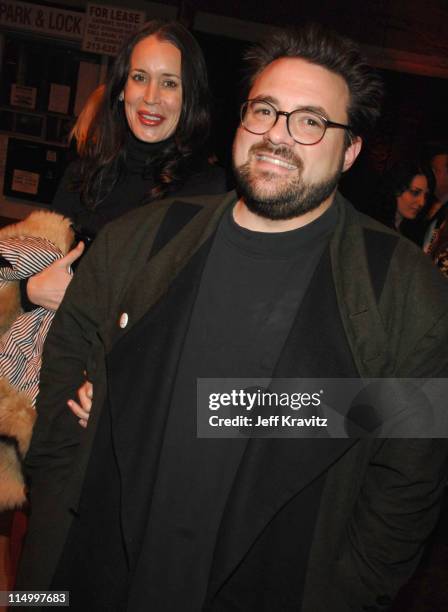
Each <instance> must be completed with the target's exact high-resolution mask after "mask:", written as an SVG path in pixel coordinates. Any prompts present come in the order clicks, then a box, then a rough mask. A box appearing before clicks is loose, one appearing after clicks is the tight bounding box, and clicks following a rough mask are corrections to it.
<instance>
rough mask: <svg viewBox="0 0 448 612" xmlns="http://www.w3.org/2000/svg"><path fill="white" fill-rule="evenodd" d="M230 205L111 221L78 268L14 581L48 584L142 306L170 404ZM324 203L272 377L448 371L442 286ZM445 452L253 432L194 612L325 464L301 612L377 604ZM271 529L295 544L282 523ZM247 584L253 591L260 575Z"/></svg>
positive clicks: (158, 380)
mask: <svg viewBox="0 0 448 612" xmlns="http://www.w3.org/2000/svg"><path fill="white" fill-rule="evenodd" d="M235 201H236V196H235V194H233V193H231V194H228V195H227V196H225V197H215V196H213V197H210V198H205V197H197V198H188V199H184V200H179V199H177V200H167V201H163V202H160V203H153V204H151V205H150V206H149V207H146V208H145V209H140V210H138V211H135V212H133V213H131V214H130V215H127V216H126V217H125V218H122V219H120V220H119V221H118V222H115V223H112V224H111V225H110V226H109V227H107V228H106V229H105V230H104V231H103V233H102V234H100V236H99V237H98V238H97V240H96V242H95V244H94V245H93V247H92V248H91V251H90V253H89V254H88V256H87V257H86V258H85V260H84V261H83V262H82V263H81V265H80V267H79V270H78V273H77V275H76V276H75V278H74V280H73V282H72V283H71V285H70V287H69V289H68V291H67V295H66V298H65V300H64V302H63V304H62V305H61V308H60V309H59V311H58V313H57V315H56V317H55V321H54V324H53V327H52V329H51V331H50V334H49V336H48V341H47V344H46V347H45V352H44V360H43V361H44V365H43V369H42V376H41V381H42V383H41V385H42V387H41V389H42V390H41V394H40V397H39V400H38V408H37V409H38V420H37V424H36V428H35V432H34V436H33V441H32V444H31V448H30V452H29V454H28V458H27V469H28V473H29V477H30V482H31V507H32V515H31V521H30V529H29V533H28V537H27V541H26V544H25V550H24V554H23V559H22V563H21V568H20V573H19V583H18V587H20V588H27V589H31V588H39V589H43V588H46V587H47V588H48V585H49V584H50V583H51V580H52V577H53V573H54V571H55V567H56V565H57V562H58V559H59V557H60V555H61V551H62V550H63V546H64V542H65V539H66V537H67V532H68V530H69V528H70V525H71V521H72V518H73V516H74V514H76V512H77V511H78V505H79V498H80V493H81V490H82V484H83V479H84V474H85V470H86V466H87V463H88V460H89V456H90V451H91V448H92V442H93V440H94V436H95V431H96V427H97V424H98V421H99V418H100V413H101V409H102V407H103V406H104V403H105V399H106V396H107V394H109V397H110V398H112V401H113V398H114V394H115V392H116V393H121V394H122V393H123V389H121V390H120V385H122V384H123V381H120V380H117V377H114V380H110V379H109V380H107V367H106V364H107V360H108V359H109V358H110V356H111V355H112V354H114V355H115V357H114V358H117V350H119V348H120V346H122V347H125V346H126V338H127V337H128V338H129V337H131V335H132V334H133V333H135V331H136V330H138V326H139V324H140V322H141V321H142V319H143V318H145V321H146V322H148V321H149V322H150V323H151V317H152V315H154V325H153V328H152V342H151V343H150V346H148V347H147V348H146V349H145V350H147V351H149V352H151V351H152V352H153V354H154V363H155V364H157V367H155V368H154V372H148V373H147V375H148V377H149V378H150V379H151V381H150V383H149V384H150V385H153V389H154V401H155V402H157V403H158V405H163V403H166V402H167V401H168V398H169V396H170V390H171V388H172V383H173V380H174V377H175V373H176V367H177V363H178V359H179V353H180V350H181V347H182V341H183V338H184V336H185V333H186V331H187V329H188V324H189V318H190V314H191V308H192V305H193V302H194V297H195V295H196V291H197V288H198V286H199V282H200V278H201V272H202V269H203V265H204V262H205V261H206V257H207V252H208V248H209V246H210V244H211V240H212V238H213V234H214V232H215V230H216V227H217V224H218V222H219V219H220V218H221V216H222V214H223V211H224V210H225V209H226V208H227V207H228V206H231V205H232V203H234V202H235ZM336 206H337V207H338V212H339V221H338V225H337V228H336V231H335V233H334V235H333V237H332V239H331V242H330V246H329V249H328V252H326V253H325V254H324V256H323V258H322V261H321V264H320V265H319V266H318V269H317V271H316V274H315V276H314V278H313V280H312V282H311V285H310V288H309V290H308V293H307V295H306V297H305V298H304V302H303V304H302V307H301V310H300V316H298V317H297V319H296V322H295V323H294V325H293V328H292V330H291V332H290V335H289V337H288V340H287V342H286V346H285V348H284V350H283V353H282V355H281V357H280V360H279V363H278V364H277V369H276V375H277V376H281V377H299V376H301V377H308V378H310V377H311V378H312V377H318V376H326V377H328V376H344V375H346V376H347V375H349V376H353V374H354V373H356V375H360V376H362V377H392V376H399V377H426V376H444V375H445V374H446V373H447V372H448V354H447V351H446V346H447V340H448V308H447V305H448V285H447V284H446V281H445V280H444V279H443V278H442V277H441V275H440V274H439V273H438V272H437V271H436V270H434V269H433V268H432V266H431V265H430V263H429V262H427V261H426V260H425V258H424V257H423V256H422V254H421V253H420V252H419V251H418V249H416V248H415V247H414V246H413V245H411V244H410V243H409V242H408V241H406V240H404V239H402V238H401V237H399V236H397V235H396V234H395V233H394V232H392V231H390V230H388V229H387V228H385V227H383V226H381V225H379V224H378V223H376V222H374V221H372V220H370V219H369V218H367V217H365V216H363V215H361V214H359V213H357V212H356V211H355V210H354V209H353V208H352V207H351V205H350V204H349V203H348V202H346V201H345V200H344V199H343V198H342V197H341V196H339V195H337V197H336ZM167 237H168V241H167ZM170 237H171V239H169V238H170ZM161 305H163V309H161ZM161 310H163V313H164V314H163V316H162V317H161V315H160V312H161ZM123 313H126V315H127V321H128V322H127V325H126V326H125V327H122V326H120V321H123V318H122V315H123ZM344 347H348V355H349V359H347V351H346V349H345V348H344ZM120 358H122V359H126V358H127V356H126V354H123V355H121V357H120ZM86 363H87V364H88V371H89V375H90V376H91V378H92V380H93V383H94V389H95V396H94V405H93V409H92V413H91V416H90V420H89V426H88V428H87V429H86V430H82V429H81V428H80V427H79V426H78V424H77V421H76V419H74V418H73V416H72V415H71V414H70V413H69V411H68V410H67V408H66V400H67V398H68V397H73V396H74V393H75V391H76V388H77V387H78V386H79V384H80V382H81V381H82V379H83V371H84V369H85V368H86ZM347 364H350V365H347ZM346 366H347V368H346ZM345 368H346V369H345ZM344 369H345V371H344ZM161 374H163V375H162V376H161ZM118 378H119V377H118ZM136 384H138V382H137V383H136ZM147 388H148V387H147ZM122 409H123V410H126V406H123V407H122ZM288 442H289V441H288ZM446 460H447V444H446V442H445V440H442V439H440V440H425V439H418V440H361V441H358V442H357V441H355V440H340V439H339V440H312V439H311V440H301V441H300V452H297V446H296V445H290V444H288V445H286V444H284V441H282V440H251V441H250V442H249V446H248V449H247V452H246V455H245V459H244V461H243V465H242V466H241V468H240V472H239V475H238V479H237V482H236V483H235V486H234V489H233V491H232V496H231V499H230V500H229V503H228V507H227V509H226V513H225V516H224V519H223V524H222V526H221V532H220V537H219V539H218V543H217V547H216V555H215V561H214V566H213V571H212V574H211V577H210V583H209V589H208V595H207V602H206V606H205V607H206V609H207V610H216V611H218V610H225V609H226V607H225V605H224V604H223V603H222V602H223V601H225V600H226V598H225V594H226V591H225V589H226V588H227V587H228V588H231V585H232V581H233V582H235V580H234V579H235V577H238V572H239V571H240V570H244V567H245V561H246V560H247V559H250V558H251V555H254V554H256V551H257V547H256V545H255V544H256V543H257V542H259V541H260V538H261V537H263V534H265V533H267V532H268V530H269V529H270V527H271V526H272V525H273V524H274V521H275V520H277V517H278V516H281V515H282V513H285V516H287V513H288V511H289V510H290V509H291V507H292V506H291V504H294V503H296V501H297V500H300V496H301V495H306V493H307V491H308V490H309V486H310V485H311V484H312V483H313V482H314V481H316V479H318V478H319V477H320V476H321V475H322V474H325V487H324V490H323V493H322V496H321V501H320V507H319V512H318V513H317V516H316V517H315V524H314V532H313V537H312V545H311V550H310V554H309V559H308V563H307V578H306V584H305V589H304V593H303V600H302V608H301V609H302V610H303V611H304V612H327V611H328V610H329V609H331V610H333V611H337V612H348V611H350V610H352V611H355V610H356V611H358V610H362V609H363V607H364V606H367V607H366V608H364V609H377V610H384V609H385V608H386V607H387V605H388V603H390V601H391V599H392V598H393V597H394V595H395V593H396V591H397V590H398V588H399V587H400V586H401V584H402V583H403V582H404V581H405V580H406V578H407V577H408V576H409V575H410V574H411V573H412V571H413V570H414V568H415V567H416V564H417V562H418V560H419V558H420V556H421V552H422V547H423V543H424V541H425V540H426V538H427V537H428V535H429V533H430V532H431V530H432V529H433V526H434V524H435V522H436V520H437V516H438V504H439V500H440V496H441V492H442V489H443V482H444V477H445V469H446ZM118 462H120V459H119V458H118ZM260 467H262V469H263V472H262V473H263V478H260V477H259V476H260V474H259V473H258V472H257V470H259V469H260ZM123 484H124V486H126V483H125V482H124V483H123ZM129 493H130V494H132V491H130V492H129ZM280 533H283V536H284V537H289V538H292V539H293V538H294V533H289V534H288V530H287V528H286V525H285V526H284V528H283V531H282V530H281V531H280ZM297 545H298V546H299V545H300V543H297ZM255 566H256V564H255V565H254V567H255ZM250 579H253V580H254V587H255V588H259V589H261V590H262V585H258V587H256V585H255V581H256V576H255V577H253V576H252V577H251V578H250ZM229 585H230V586H229ZM368 606H371V608H368ZM372 606H373V607H372ZM299 607H300V602H297V607H294V608H289V607H288V608H287V607H285V608H282V609H299ZM271 608H272V606H271ZM240 609H242V610H243V609H244V610H251V609H254V610H255V609H257V610H259V609H261V608H259V607H258V608H252V607H248V605H247V604H246V605H243V604H242V607H241V608H240ZM266 609H269V608H266Z"/></svg>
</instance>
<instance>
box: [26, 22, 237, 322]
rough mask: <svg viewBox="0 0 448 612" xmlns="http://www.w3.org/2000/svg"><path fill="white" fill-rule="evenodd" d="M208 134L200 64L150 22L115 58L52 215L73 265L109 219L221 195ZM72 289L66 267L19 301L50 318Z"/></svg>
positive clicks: (171, 31) (186, 39)
mask: <svg viewBox="0 0 448 612" xmlns="http://www.w3.org/2000/svg"><path fill="white" fill-rule="evenodd" d="M209 129H210V112H209V91H208V79H207V71H206V66H205V61H204V57H203V54H202V52H201V49H200V47H199V45H198V44H197V42H196V40H195V39H194V38H193V36H192V35H191V34H190V33H189V32H188V31H187V30H186V29H185V28H184V27H183V26H182V25H181V24H179V23H177V22H170V23H165V22H162V21H157V20H155V21H150V22H148V23H146V24H145V25H144V26H143V28H142V29H141V30H139V31H137V32H136V33H134V34H133V35H132V37H131V38H130V39H129V41H128V42H127V44H125V45H124V47H123V48H122V49H121V51H120V52H119V54H118V56H117V58H116V61H115V63H114V65H113V67H112V70H111V72H110V74H109V75H108V78H107V82H106V83H105V88H104V93H103V95H102V96H101V100H100V102H99V104H98V107H97V111H96V114H95V115H94V120H92V121H90V123H89V125H88V129H87V130H86V129H84V128H83V129H81V130H78V131H77V133H76V134H75V135H76V137H78V135H80V136H81V138H82V141H80V142H79V144H78V148H79V153H80V157H79V159H78V160H76V161H74V162H73V163H72V164H71V165H70V166H69V167H68V168H67V171H66V173H65V175H64V177H63V179H62V181H61V184H60V186H59V189H58V191H57V193H56V196H55V199H54V202H53V210H54V211H56V212H58V213H60V214H62V215H64V216H66V217H69V218H70V219H72V221H73V224H74V228H75V231H76V233H77V237H78V239H79V240H80V242H79V244H78V246H76V248H75V249H74V250H73V251H72V252H71V253H70V254H69V258H70V263H73V261H75V260H76V259H77V258H78V257H79V256H80V255H81V254H82V250H83V243H87V244H88V243H90V242H91V241H92V240H93V239H94V237H95V236H96V234H97V233H98V231H99V230H100V229H101V228H102V227H103V226H104V225H105V224H106V223H108V222H109V221H112V220H113V219H116V218H117V217H119V216H121V215H123V214H125V213H126V212H128V211H130V210H132V209H133V208H136V207H138V206H141V205H143V204H146V203H148V202H150V201H152V200H154V199H160V198H163V197H166V196H168V195H171V196H172V195H179V196H180V195H189V196H190V195H204V194H216V193H223V192H224V191H225V190H226V179H225V173H224V171H223V170H222V169H221V168H219V167H218V166H212V165H210V164H209V163H208V162H207V150H206V143H207V138H208V134H209ZM70 281H71V274H70V269H69V266H68V265H67V262H66V260H64V261H63V262H62V263H61V262H56V264H54V265H52V266H50V267H48V268H47V269H46V270H44V271H43V272H42V273H40V274H37V275H35V276H33V277H32V278H31V279H29V281H28V283H27V285H26V288H25V289H26V291H25V292H24V293H25V298H26V299H28V300H29V302H31V304H35V305H39V306H44V307H45V308H47V309H52V310H56V309H57V308H58V306H59V304H60V302H61V300H62V298H63V296H64V293H65V290H66V288H67V286H68V284H69V283H70Z"/></svg>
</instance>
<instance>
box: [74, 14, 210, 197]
mask: <svg viewBox="0 0 448 612" xmlns="http://www.w3.org/2000/svg"><path fill="white" fill-rule="evenodd" d="M153 35H154V36H156V37H157V38H158V39H159V40H161V41H168V42H170V43H172V44H173V45H174V46H175V47H177V48H178V49H179V51H180V53H181V58H182V60H181V78H182V109H181V114H180V118H179V123H178V125H177V128H176V131H175V135H174V138H169V139H167V141H166V146H165V147H164V148H163V149H162V151H159V152H158V155H157V161H156V163H155V164H154V166H155V167H154V168H153V177H154V187H153V188H152V190H151V192H150V194H148V196H149V197H150V198H155V197H162V196H163V195H164V194H165V193H166V191H167V190H168V188H169V187H170V186H173V185H175V184H177V183H178V182H179V181H181V180H182V179H184V178H185V176H186V174H187V172H188V169H189V167H190V164H191V163H193V161H194V158H195V156H196V155H198V156H199V154H201V155H202V154H203V150H202V147H203V146H204V144H205V142H206V140H207V138H208V135H209V129H210V109H209V90H208V78H207V68H206V65H205V60H204V56H203V54H202V51H201V49H200V47H199V45H198V43H197V42H196V40H195V39H194V37H193V36H192V35H191V34H190V33H189V32H188V30H187V29H186V28H184V26H183V25H182V24H180V23H178V22H174V21H173V22H164V21H161V20H153V21H149V22H147V23H146V24H145V25H144V26H143V27H142V28H141V29H140V30H138V31H137V32H135V33H133V34H132V35H131V37H130V38H129V39H128V41H127V42H126V43H125V45H124V46H123V47H122V48H121V50H120V52H119V53H118V55H117V58H116V60H115V62H114V64H113V66H112V69H111V71H110V72H109V75H108V78H107V82H106V88H105V92H104V96H103V100H102V103H101V104H100V106H99V109H98V111H97V114H96V117H95V118H94V120H93V121H92V122H91V125H90V128H89V131H88V135H87V139H88V145H87V146H86V151H85V154H84V156H83V157H82V159H81V176H80V180H79V185H78V188H79V189H80V191H81V194H82V196H83V201H84V202H85V204H86V205H87V206H88V207H95V206H96V205H97V204H98V203H99V201H101V200H102V199H104V197H105V196H107V193H108V192H110V191H111V189H112V188H113V186H114V184H116V182H117V180H118V179H119V177H120V176H121V174H122V173H123V171H124V167H125V163H126V159H125V155H126V149H125V143H126V138H127V136H128V134H129V128H128V124H127V120H126V116H125V112H124V108H123V106H124V105H123V102H122V101H121V100H120V94H121V92H122V91H123V88H124V86H125V84H126V80H127V78H128V74H129V65H130V60H131V55H132V51H133V50H134V48H135V46H136V45H137V44H138V43H139V42H140V41H142V40H144V39H145V38H148V37H149V36H153ZM153 161H154V160H153ZM111 175H112V176H113V177H114V180H113V181H112V182H111V181H110V180H107V179H108V177H110V176H111ZM105 178H106V180H104V179H105ZM105 184H106V185H108V187H107V189H106V193H105V192H104V187H102V186H104V185H105Z"/></svg>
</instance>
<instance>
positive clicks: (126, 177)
mask: <svg viewBox="0 0 448 612" xmlns="http://www.w3.org/2000/svg"><path fill="white" fill-rule="evenodd" d="M166 145H167V141H166V140H165V141H163V142H157V143H147V142H143V141H141V140H138V139H137V138H135V136H134V135H133V134H132V133H129V134H128V136H127V140H126V147H125V158H124V159H125V162H124V167H123V170H122V171H121V173H119V178H118V179H117V178H116V172H114V171H111V173H110V177H108V176H106V178H105V181H109V180H110V181H113V182H114V184H113V186H112V188H111V189H110V190H109V189H107V184H106V188H105V190H102V192H103V193H105V195H104V196H103V197H101V196H100V199H99V202H98V204H97V205H96V206H95V208H93V209H91V208H87V207H86V206H85V204H84V203H83V202H82V200H81V197H80V193H79V191H75V190H74V187H73V185H74V184H76V179H77V177H78V174H79V170H80V162H79V160H77V161H74V162H73V163H72V164H70V165H69V166H68V168H67V170H66V172H65V174H64V176H63V178H62V180H61V183H60V185H59V188H58V190H57V192H56V195H55V198H54V200H53V205H52V208H53V210H54V211H55V212H58V213H60V214H62V215H64V216H66V217H69V218H71V219H72V221H73V223H74V225H75V227H76V229H78V230H79V231H80V232H81V234H85V235H87V236H90V237H92V238H93V237H94V236H96V234H97V233H98V231H99V230H100V229H101V228H102V227H103V226H104V225H105V224H106V223H108V222H109V221H112V220H113V219H117V218H118V217H120V216H121V215H123V214H125V213H126V212H129V211H130V210H133V209H134V208H136V207H137V206H141V205H142V204H146V203H148V202H150V201H151V199H152V198H151V189H152V188H153V187H154V177H153V164H152V162H153V160H155V159H156V158H157V157H158V156H159V154H160V152H161V151H162V150H163V149H164V148H165V147H166ZM196 168H197V170H196V172H194V173H191V174H189V175H187V176H186V177H185V180H183V181H182V182H181V183H179V184H178V185H177V186H176V187H174V188H173V189H171V190H169V191H168V193H167V194H166V195H170V196H171V195H179V196H180V195H185V196H189V195H205V194H216V193H224V192H225V191H226V182H225V175H224V171H223V170H222V169H221V168H218V167H216V166H210V165H209V164H207V162H206V161H203V162H202V163H200V164H199V165H197V166H196Z"/></svg>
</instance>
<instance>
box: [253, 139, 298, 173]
mask: <svg viewBox="0 0 448 612" xmlns="http://www.w3.org/2000/svg"><path fill="white" fill-rule="evenodd" d="M249 154H251V155H273V156H275V157H278V158H279V159H282V160H283V161H285V162H287V163H288V164H293V165H294V166H297V168H298V169H299V170H302V167H303V162H302V160H301V159H300V157H299V156H298V155H296V154H295V153H294V152H293V151H291V149H290V148H289V147H285V146H278V147H274V146H271V145H269V144H266V143H261V144H260V143H257V144H254V145H252V146H251V147H250V149H249Z"/></svg>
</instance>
